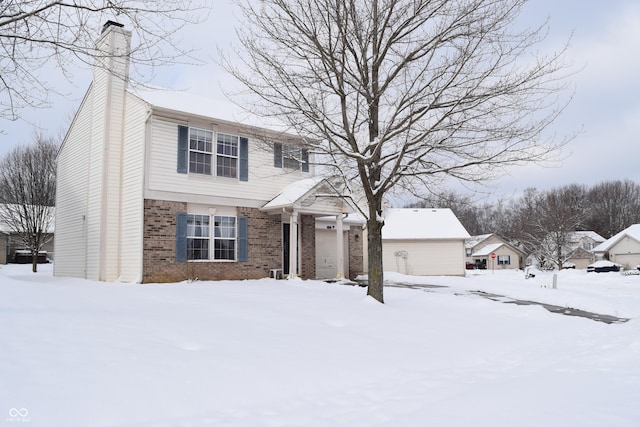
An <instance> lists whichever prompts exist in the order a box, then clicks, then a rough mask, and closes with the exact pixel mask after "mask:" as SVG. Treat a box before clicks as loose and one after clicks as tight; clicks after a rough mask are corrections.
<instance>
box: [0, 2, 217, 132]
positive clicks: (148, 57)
mask: <svg viewBox="0 0 640 427" xmlns="http://www.w3.org/2000/svg"><path fill="white" fill-rule="evenodd" d="M207 3H208V0H139V1H132V0H79V1H71V2H66V1H46V0H26V1H25V0H6V1H0V118H4V119H9V120H17V119H18V118H19V117H20V112H21V111H22V110H23V109H24V108H32V107H45V106H48V99H49V96H48V95H49V94H50V93H52V92H55V88H53V87H52V85H51V84H50V83H49V80H48V79H47V76H45V75H43V72H42V69H43V66H44V65H45V64H51V63H54V64H56V65H57V66H58V67H59V69H60V70H61V73H62V74H63V75H64V76H65V77H66V78H67V79H68V80H69V81H72V78H73V75H72V73H71V70H72V68H71V65H72V64H74V63H77V62H78V61H82V62H84V63H87V64H90V65H93V64H94V63H95V62H96V61H95V59H96V58H100V57H104V56H105V55H108V54H107V53H105V52H100V51H99V50H98V49H96V47H95V44H94V42H95V39H96V34H97V33H98V32H99V30H100V27H101V26H102V24H104V23H105V22H106V21H107V20H118V22H120V23H122V24H125V25H127V28H130V29H131V30H132V31H133V32H134V43H135V46H134V47H133V48H132V51H131V63H132V64H133V65H134V66H136V65H138V66H141V65H144V66H150V67H153V66H156V65H161V64H166V63H174V62H176V61H183V62H184V61H190V62H191V61H193V57H192V56H190V53H191V51H190V49H188V48H184V47H180V46H179V43H178V40H176V36H177V33H178V31H179V30H181V29H182V28H184V27H185V26H187V25H191V24H192V23H196V22H199V21H201V20H202V19H203V18H204V17H206V15H207V9H208V7H207ZM146 71H147V72H149V71H150V70H149V69H147V70H146ZM151 76H152V74H148V75H147V78H148V79H150V78H151ZM139 79H140V80H145V79H143V78H141V77H139Z"/></svg>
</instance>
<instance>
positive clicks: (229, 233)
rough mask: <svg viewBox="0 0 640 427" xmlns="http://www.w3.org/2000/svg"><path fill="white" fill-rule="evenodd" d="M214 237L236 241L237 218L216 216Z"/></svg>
mask: <svg viewBox="0 0 640 427" xmlns="http://www.w3.org/2000/svg"><path fill="white" fill-rule="evenodd" d="M214 236H215V237H222V238H225V239H235V238H236V218H235V217H233V216H216V217H215V220H214Z"/></svg>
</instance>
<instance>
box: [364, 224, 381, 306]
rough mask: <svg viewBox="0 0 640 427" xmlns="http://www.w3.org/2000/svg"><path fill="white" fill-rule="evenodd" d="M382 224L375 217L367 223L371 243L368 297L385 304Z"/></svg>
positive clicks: (369, 250)
mask: <svg viewBox="0 0 640 427" xmlns="http://www.w3.org/2000/svg"><path fill="white" fill-rule="evenodd" d="M382 225H383V224H382V223H380V222H379V221H378V219H377V218H376V217H375V216H374V217H372V218H369V220H368V221H367V238H368V243H369V248H368V256H369V271H368V274H369V280H368V282H369V285H368V288H367V295H370V296H371V297H373V298H375V299H376V300H377V301H379V302H381V303H384V298H383V281H384V275H383V269H382Z"/></svg>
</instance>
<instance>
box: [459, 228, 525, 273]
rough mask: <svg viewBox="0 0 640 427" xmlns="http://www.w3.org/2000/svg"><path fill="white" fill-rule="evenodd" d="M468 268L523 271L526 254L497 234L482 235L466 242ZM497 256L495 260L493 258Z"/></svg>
mask: <svg viewBox="0 0 640 427" xmlns="http://www.w3.org/2000/svg"><path fill="white" fill-rule="evenodd" d="M465 254H466V265H467V268H480V269H486V268H493V269H501V270H505V269H513V270H517V269H521V268H524V264H525V258H526V254H525V253H524V252H523V251H521V250H520V249H518V248H517V247H515V246H513V245H512V244H510V243H509V242H507V241H506V240H504V239H502V238H501V237H500V236H498V235H496V234H493V233H492V234H482V235H478V236H472V237H470V238H469V239H467V240H465ZM492 255H495V258H493V257H492Z"/></svg>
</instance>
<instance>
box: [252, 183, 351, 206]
mask: <svg viewBox="0 0 640 427" xmlns="http://www.w3.org/2000/svg"><path fill="white" fill-rule="evenodd" d="M346 196H347V195H346V194H345V193H344V192H341V191H340V190H339V189H338V188H336V187H335V186H334V185H333V184H332V183H331V180H330V179H328V178H323V177H319V176H316V177H311V178H306V179H301V180H299V181H295V182H293V183H291V184H289V185H287V186H286V187H285V188H283V189H282V191H280V193H278V195H277V196H276V197H274V198H273V199H271V200H270V201H269V202H267V203H266V204H265V205H264V206H263V207H262V208H260V209H261V210H262V211H267V212H272V213H274V212H278V213H279V212H281V211H282V210H284V209H286V210H288V211H291V210H297V211H298V212H302V213H307V214H312V215H325V216H326V215H337V214H343V213H351V212H353V211H354V208H353V206H352V205H351V203H349V201H348V200H347V197H346Z"/></svg>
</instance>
